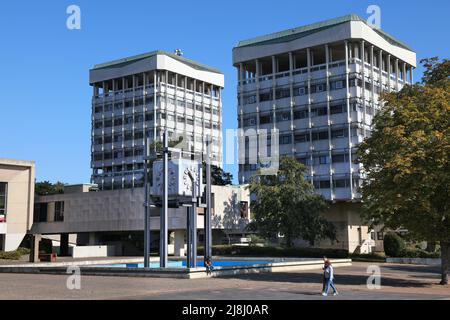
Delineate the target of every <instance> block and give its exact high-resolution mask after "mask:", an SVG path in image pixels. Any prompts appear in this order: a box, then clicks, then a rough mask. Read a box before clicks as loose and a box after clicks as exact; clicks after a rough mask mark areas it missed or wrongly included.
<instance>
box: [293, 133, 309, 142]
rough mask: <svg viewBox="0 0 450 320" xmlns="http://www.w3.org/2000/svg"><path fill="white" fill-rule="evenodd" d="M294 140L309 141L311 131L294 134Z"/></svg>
mask: <svg viewBox="0 0 450 320" xmlns="http://www.w3.org/2000/svg"><path fill="white" fill-rule="evenodd" d="M294 140H295V142H297V143H298V142H308V141H309V133H301V134H296V135H295V136H294Z"/></svg>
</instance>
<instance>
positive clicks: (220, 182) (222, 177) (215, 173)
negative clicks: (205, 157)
mask: <svg viewBox="0 0 450 320" xmlns="http://www.w3.org/2000/svg"><path fill="white" fill-rule="evenodd" d="M203 183H206V163H205V162H203ZM211 184H213V185H215V186H227V185H230V184H233V175H232V174H231V173H229V172H226V171H224V170H223V169H222V168H221V167H218V166H215V165H213V164H212V165H211Z"/></svg>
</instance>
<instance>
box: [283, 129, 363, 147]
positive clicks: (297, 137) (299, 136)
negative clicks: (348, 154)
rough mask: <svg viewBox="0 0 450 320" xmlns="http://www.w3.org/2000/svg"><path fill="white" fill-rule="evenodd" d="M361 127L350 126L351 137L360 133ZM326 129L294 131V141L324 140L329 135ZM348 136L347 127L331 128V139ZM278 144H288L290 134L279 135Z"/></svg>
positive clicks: (290, 139)
mask: <svg viewBox="0 0 450 320" xmlns="http://www.w3.org/2000/svg"><path fill="white" fill-rule="evenodd" d="M363 133H364V132H363V129H359V128H351V129H350V135H351V136H352V137H356V136H357V135H362V134H363ZM329 136H330V135H329V132H328V130H323V131H313V132H311V133H309V132H305V133H296V134H294V141H295V143H300V142H309V141H311V140H312V141H317V140H326V139H328V137H329ZM345 137H348V129H347V128H339V129H333V130H331V139H336V138H345ZM279 139H280V144H290V143H292V135H291V134H284V135H280V138H279Z"/></svg>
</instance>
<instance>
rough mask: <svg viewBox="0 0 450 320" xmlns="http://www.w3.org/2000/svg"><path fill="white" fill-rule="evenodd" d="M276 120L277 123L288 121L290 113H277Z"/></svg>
mask: <svg viewBox="0 0 450 320" xmlns="http://www.w3.org/2000/svg"><path fill="white" fill-rule="evenodd" d="M277 118H278V119H277V120H278V121H288V120H291V113H290V112H279V113H278V114H277Z"/></svg>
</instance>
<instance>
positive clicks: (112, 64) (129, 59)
mask: <svg viewBox="0 0 450 320" xmlns="http://www.w3.org/2000/svg"><path fill="white" fill-rule="evenodd" d="M156 55H165V56H168V57H171V58H173V59H175V60H178V61H180V62H183V63H185V64H187V65H189V66H191V67H193V68H194V69H197V70H203V71H210V72H214V73H220V74H222V72H221V71H220V70H218V69H215V68H212V67H210V66H207V65H205V64H201V63H198V62H196V61H194V60H191V59H187V58H184V57H181V56H178V55H176V54H173V53H169V52H167V51H163V50H155V51H150V52H147V53H143V54H139V55H135V56H131V57H127V58H122V59H118V60H113V61H109V62H105V63H101V64H96V65H94V67H93V68H92V70H99V69H104V68H109V67H121V66H124V65H127V64H129V63H131V62H136V61H139V60H143V59H146V58H150V57H153V56H156Z"/></svg>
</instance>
